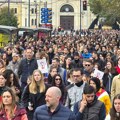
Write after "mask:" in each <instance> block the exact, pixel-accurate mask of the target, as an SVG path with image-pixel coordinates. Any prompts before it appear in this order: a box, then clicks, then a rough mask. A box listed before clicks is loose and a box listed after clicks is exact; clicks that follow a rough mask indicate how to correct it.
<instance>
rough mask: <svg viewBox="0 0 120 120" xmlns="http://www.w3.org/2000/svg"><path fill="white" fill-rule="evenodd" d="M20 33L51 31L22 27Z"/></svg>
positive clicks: (41, 28)
mask: <svg viewBox="0 0 120 120" xmlns="http://www.w3.org/2000/svg"><path fill="white" fill-rule="evenodd" d="M19 31H27V32H39V31H41V32H42V31H43V32H49V31H51V29H49V28H43V27H38V28H31V27H20V28H19Z"/></svg>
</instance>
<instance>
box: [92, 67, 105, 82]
mask: <svg viewBox="0 0 120 120" xmlns="http://www.w3.org/2000/svg"><path fill="white" fill-rule="evenodd" d="M103 75H104V72H102V71H100V70H97V69H95V70H94V73H93V76H94V77H97V78H99V79H100V80H102V78H103Z"/></svg>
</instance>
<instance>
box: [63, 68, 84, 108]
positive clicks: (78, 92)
mask: <svg viewBox="0 0 120 120" xmlns="http://www.w3.org/2000/svg"><path fill="white" fill-rule="evenodd" d="M82 77H83V72H82V70H81V69H79V68H75V69H73V72H72V78H73V83H72V84H70V85H68V86H67V87H66V89H67V98H66V102H65V106H67V107H69V108H70V109H71V110H73V106H74V104H75V103H76V102H78V101H79V100H81V99H82V93H83V89H84V86H85V84H86V83H85V82H83V80H82Z"/></svg>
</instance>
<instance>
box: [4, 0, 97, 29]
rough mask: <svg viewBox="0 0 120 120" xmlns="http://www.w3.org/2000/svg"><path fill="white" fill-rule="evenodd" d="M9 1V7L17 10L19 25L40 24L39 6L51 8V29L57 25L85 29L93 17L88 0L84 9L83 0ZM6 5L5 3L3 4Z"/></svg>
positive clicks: (36, 25)
mask: <svg viewBox="0 0 120 120" xmlns="http://www.w3.org/2000/svg"><path fill="white" fill-rule="evenodd" d="M10 1H11V3H10V8H14V9H15V10H16V11H17V13H16V16H17V17H18V23H19V26H20V27H21V26H26V27H27V26H28V27H33V28H34V27H38V26H39V24H42V23H41V19H42V18H41V8H46V7H47V8H52V23H51V24H52V25H53V29H54V28H58V26H61V27H62V28H63V29H65V30H70V29H74V30H79V29H80V27H81V29H87V28H88V27H89V26H90V24H91V22H92V21H93V19H94V18H95V16H94V15H93V14H92V13H91V12H90V7H89V4H88V0H87V10H85V11H84V10H83V1H84V0H19V2H20V3H16V2H13V1H12V0H10ZM14 1H17V0H14ZM80 2H81V7H80ZM7 5H8V4H7V3H6V4H4V5H3V6H7ZM80 8H81V11H80ZM80 12H81V13H80ZM49 24H50V23H49ZM80 25H81V26H80Z"/></svg>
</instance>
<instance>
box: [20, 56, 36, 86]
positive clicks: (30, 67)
mask: <svg viewBox="0 0 120 120" xmlns="http://www.w3.org/2000/svg"><path fill="white" fill-rule="evenodd" d="M37 68H38V64H37V61H36V59H34V58H32V59H31V60H27V59H26V58H25V59H23V60H21V62H20V65H19V68H18V75H19V77H20V78H21V82H23V83H26V84H27V77H28V76H29V75H32V73H33V71H34V70H35V69H37Z"/></svg>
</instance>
